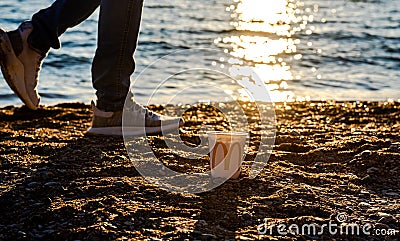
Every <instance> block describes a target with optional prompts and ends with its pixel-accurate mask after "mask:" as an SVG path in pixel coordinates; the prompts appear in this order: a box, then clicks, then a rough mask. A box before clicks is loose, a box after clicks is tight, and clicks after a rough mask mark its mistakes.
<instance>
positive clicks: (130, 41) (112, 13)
mask: <svg viewBox="0 0 400 241" xmlns="http://www.w3.org/2000/svg"><path fill="white" fill-rule="evenodd" d="M98 6H100V18H99V26H98V28H99V30H98V42H97V49H96V54H95V56H94V59H93V63H92V81H93V87H94V88H95V89H96V95H97V107H98V108H99V109H101V110H103V111H120V110H122V108H123V105H124V102H125V98H126V96H127V94H128V91H129V86H130V76H131V75H132V73H133V71H134V69H135V62H134V59H133V54H134V52H135V49H136V46H137V40H138V35H139V28H140V22H141V15H142V8H143V0H56V1H55V2H54V3H53V4H52V5H51V6H50V7H48V8H46V9H42V10H40V11H39V12H37V13H36V14H34V15H33V17H32V24H33V29H34V30H33V32H32V33H31V35H30V36H29V39H28V41H29V43H30V44H31V45H32V47H34V48H36V49H38V50H40V51H42V52H43V53H46V52H47V51H49V49H50V48H54V49H58V48H60V46H61V45H60V42H59V37H60V36H61V35H62V34H63V33H64V32H65V31H66V30H67V29H68V28H71V27H73V26H76V25H78V24H79V23H81V22H82V21H84V20H85V19H87V18H88V17H89V16H90V15H91V14H92V13H93V12H94V11H95V10H96V8H97V7H98Z"/></svg>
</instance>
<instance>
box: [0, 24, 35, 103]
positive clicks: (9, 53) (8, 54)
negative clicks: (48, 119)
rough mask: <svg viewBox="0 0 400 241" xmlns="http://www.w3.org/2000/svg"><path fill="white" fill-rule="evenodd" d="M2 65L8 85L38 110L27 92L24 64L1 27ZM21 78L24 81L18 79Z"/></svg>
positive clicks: (0, 50)
mask: <svg viewBox="0 0 400 241" xmlns="http://www.w3.org/2000/svg"><path fill="white" fill-rule="evenodd" d="M9 63H12V64H9ZM0 67H1V72H2V73H3V76H4V79H5V80H6V82H7V84H8V86H10V88H11V89H12V90H13V91H14V93H15V94H16V95H17V96H18V97H19V98H20V99H21V100H22V102H23V103H24V104H25V105H26V106H27V107H28V108H30V109H32V110H36V109H37V106H36V105H34V104H33V103H32V102H31V100H30V98H29V95H28V94H27V92H26V87H25V77H24V65H23V64H22V63H21V61H19V59H18V58H17V56H16V55H15V54H14V50H13V48H12V46H11V42H10V39H9V38H8V36H7V33H6V32H5V31H4V30H3V29H0ZM21 79H22V80H23V81H17V80H21Z"/></svg>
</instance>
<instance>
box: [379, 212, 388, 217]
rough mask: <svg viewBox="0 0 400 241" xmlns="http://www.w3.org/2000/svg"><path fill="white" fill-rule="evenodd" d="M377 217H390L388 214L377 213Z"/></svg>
mask: <svg viewBox="0 0 400 241" xmlns="http://www.w3.org/2000/svg"><path fill="white" fill-rule="evenodd" d="M378 216H379V217H391V215H390V214H388V213H384V212H378Z"/></svg>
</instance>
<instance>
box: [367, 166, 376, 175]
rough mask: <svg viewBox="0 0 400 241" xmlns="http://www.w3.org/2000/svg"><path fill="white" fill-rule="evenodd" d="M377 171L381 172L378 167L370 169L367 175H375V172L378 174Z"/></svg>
mask: <svg viewBox="0 0 400 241" xmlns="http://www.w3.org/2000/svg"><path fill="white" fill-rule="evenodd" d="M377 171H379V169H378V168H376V167H370V168H368V169H367V173H368V174H371V173H374V172H377Z"/></svg>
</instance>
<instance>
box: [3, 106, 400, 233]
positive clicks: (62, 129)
mask: <svg viewBox="0 0 400 241" xmlns="http://www.w3.org/2000/svg"><path fill="white" fill-rule="evenodd" d="M242 104H243V106H244V108H245V109H246V111H245V112H246V113H247V114H248V117H250V118H248V119H249V120H254V121H250V122H249V123H250V129H251V134H252V138H251V139H250V140H251V143H250V148H249V151H248V153H247V156H246V159H245V163H244V175H243V177H242V178H240V179H239V180H237V181H228V182H226V183H224V184H223V185H221V186H220V187H218V188H216V189H213V190H211V191H208V192H205V193H201V194H185V195H184V194H178V193H171V192H168V191H165V190H161V189H159V188H157V187H156V186H155V185H152V184H149V183H147V182H145V180H144V178H143V177H142V176H140V175H139V173H138V172H137V171H136V169H135V167H134V166H133V164H132V162H131V161H130V160H129V158H128V154H127V152H126V150H125V147H124V142H123V139H122V138H120V137H94V136H86V135H85V131H86V130H87V128H88V127H89V126H90V121H91V112H90V107H89V106H88V105H84V104H79V103H76V104H60V105H56V106H50V107H42V108H41V109H39V110H38V111H29V110H27V109H26V108H20V107H4V108H2V109H0V120H1V121H0V140H1V142H0V180H1V183H0V190H1V196H0V240H184V239H187V240H224V239H227V240H234V239H236V240H332V239H336V240H399V233H398V231H399V229H400V177H399V174H400V136H399V133H400V103H397V102H385V103H384V102H382V103H377V102H302V103H286V104H285V103H277V104H276V106H275V112H276V118H277V127H276V131H277V132H276V140H275V145H274V149H273V152H272V155H271V157H270V160H269V162H268V165H267V166H266V167H265V169H264V171H263V172H262V173H261V174H260V175H259V176H258V177H257V178H255V179H249V178H248V177H247V175H248V169H249V168H248V167H249V165H248V164H249V163H250V161H251V160H252V159H254V157H255V156H256V154H257V148H256V147H257V145H258V143H259V138H257V135H258V134H259V132H260V129H261V127H260V126H259V125H258V121H257V114H256V112H255V110H254V109H253V107H252V105H249V104H246V103H242ZM228 105H229V103H228ZM188 107H189V106H151V108H152V109H153V110H156V111H157V112H161V113H168V114H173V113H175V112H176V110H178V109H187V108H188ZM233 114H234V113H233ZM252 115H254V118H251V117H252ZM184 118H185V120H186V124H185V126H184V127H183V128H182V131H183V133H182V134H181V138H182V139H183V140H184V141H185V142H187V143H188V144H190V145H196V143H198V138H199V136H198V133H197V130H198V128H200V127H201V126H202V125H203V124H204V123H212V124H213V125H215V126H216V128H217V129H220V130H226V129H228V128H229V126H228V124H227V122H226V119H225V117H224V116H223V115H221V114H220V113H218V112H215V111H214V110H213V109H212V108H210V107H208V106H206V105H198V106H193V107H192V108H191V109H190V110H188V111H186V112H185V115H184ZM150 139H151V143H152V147H153V150H154V151H155V152H156V154H157V155H158V156H159V157H160V158H161V159H162V160H163V161H164V162H165V163H167V165H168V166H169V167H171V168H172V169H175V170H180V171H189V172H190V170H196V171H207V163H208V158H207V157H204V158H202V159H200V160H197V161H192V162H190V163H185V162H184V160H181V159H179V158H174V155H172V153H171V152H170V151H169V150H168V148H165V146H164V144H163V143H164V142H163V137H160V136H152V137H151V138H150ZM339 213H343V215H342V216H341V217H345V219H346V220H341V221H344V222H339V221H338V219H337V215H338V214H339ZM265 222H267V223H268V228H271V229H268V230H267V232H266V233H265V235H262V234H260V233H258V231H257V227H259V228H263V225H262V224H263V223H265ZM329 222H331V223H334V224H337V225H339V226H340V225H342V226H345V225H347V224H352V223H357V224H360V225H365V224H370V225H372V226H373V227H374V229H375V230H376V229H382V230H383V229H385V230H395V231H396V233H395V235H391V236H390V235H386V236H372V234H371V235H365V234H362V233H361V234H360V235H349V234H340V233H337V234H331V233H329V232H328V230H327V229H325V230H324V233H322V234H317V235H313V234H296V235H294V234H287V235H282V234H281V233H279V232H278V230H277V229H276V228H273V226H272V225H278V224H285V225H287V226H289V225H291V224H296V225H299V226H300V225H302V224H310V223H315V225H317V227H320V228H321V227H322V226H323V225H324V224H327V223H329ZM318 225H319V226H318ZM260 230H261V229H260ZM261 231H262V230H261ZM370 231H371V230H370Z"/></svg>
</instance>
